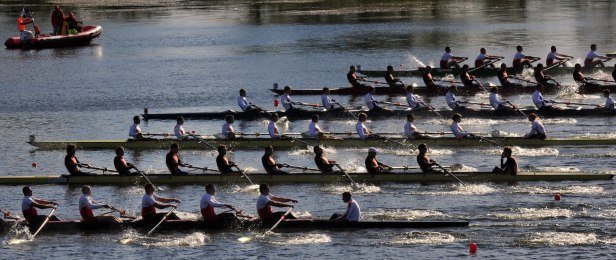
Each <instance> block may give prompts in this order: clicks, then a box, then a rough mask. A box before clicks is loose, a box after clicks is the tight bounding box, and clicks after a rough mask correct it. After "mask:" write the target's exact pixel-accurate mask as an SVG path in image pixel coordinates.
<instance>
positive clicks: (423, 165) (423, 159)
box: [417, 144, 439, 173]
mask: <svg viewBox="0 0 616 260" xmlns="http://www.w3.org/2000/svg"><path fill="white" fill-rule="evenodd" d="M417 149H418V150H419V154H418V155H417V164H418V165H419V169H421V172H423V173H433V172H439V171H436V170H434V169H433V168H432V166H434V165H436V162H435V161H434V160H432V159H430V158H429V157H428V155H426V153H427V152H428V146H427V145H426V144H420V145H419V146H418V147H417Z"/></svg>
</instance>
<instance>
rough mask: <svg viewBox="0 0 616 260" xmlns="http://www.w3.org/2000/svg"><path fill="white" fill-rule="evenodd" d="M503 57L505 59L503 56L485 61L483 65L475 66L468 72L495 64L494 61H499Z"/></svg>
mask: <svg viewBox="0 0 616 260" xmlns="http://www.w3.org/2000/svg"><path fill="white" fill-rule="evenodd" d="M502 59H503V58H496V59H493V60H492V61H490V62H487V63H484V64H483V65H481V66H479V67H475V68H474V69H472V70H469V71H468V72H473V71H476V70H478V69H482V68H485V67H487V66H490V65H492V64H494V63H496V62H498V61H500V60H502Z"/></svg>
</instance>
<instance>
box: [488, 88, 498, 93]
mask: <svg viewBox="0 0 616 260" xmlns="http://www.w3.org/2000/svg"><path fill="white" fill-rule="evenodd" d="M496 92H498V88H497V87H492V88H490V93H496Z"/></svg>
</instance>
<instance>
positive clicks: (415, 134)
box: [404, 114, 432, 139]
mask: <svg viewBox="0 0 616 260" xmlns="http://www.w3.org/2000/svg"><path fill="white" fill-rule="evenodd" d="M414 122H415V115H413V114H408V115H407V116H406V124H404V136H405V137H407V138H409V139H432V138H431V137H430V136H427V135H423V134H421V132H419V131H417V127H415V124H414Z"/></svg>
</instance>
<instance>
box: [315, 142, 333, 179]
mask: <svg viewBox="0 0 616 260" xmlns="http://www.w3.org/2000/svg"><path fill="white" fill-rule="evenodd" d="M314 163H315V164H316V165H317V168H319V170H320V171H321V173H323V174H332V173H333V172H334V166H336V161H332V160H328V159H327V157H325V153H324V152H323V148H321V147H319V146H315V147H314Z"/></svg>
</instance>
